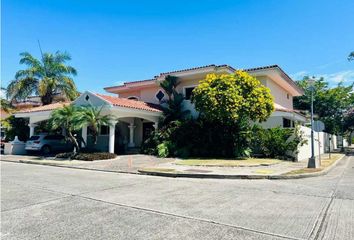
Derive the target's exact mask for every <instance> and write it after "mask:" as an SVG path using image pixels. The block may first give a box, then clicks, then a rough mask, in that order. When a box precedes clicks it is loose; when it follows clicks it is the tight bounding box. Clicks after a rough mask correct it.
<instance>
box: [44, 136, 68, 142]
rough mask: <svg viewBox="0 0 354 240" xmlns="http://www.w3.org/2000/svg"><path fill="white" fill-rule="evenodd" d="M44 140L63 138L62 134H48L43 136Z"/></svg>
mask: <svg viewBox="0 0 354 240" xmlns="http://www.w3.org/2000/svg"><path fill="white" fill-rule="evenodd" d="M44 139H45V140H58V141H60V140H62V139H64V136H61V135H48V136H45V137H44Z"/></svg>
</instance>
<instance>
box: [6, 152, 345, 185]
mask: <svg viewBox="0 0 354 240" xmlns="http://www.w3.org/2000/svg"><path fill="white" fill-rule="evenodd" d="M344 157H346V155H343V156H342V157H341V158H339V159H338V160H337V161H336V162H334V163H333V164H332V165H330V166H329V167H327V168H326V169H324V170H322V171H320V172H314V173H303V174H297V175H222V174H193V173H181V172H180V173H178V172H177V173H166V172H152V171H144V170H143V169H138V171H137V172H127V171H119V170H103V169H97V168H85V167H75V166H67V165H60V164H54V163H41V162H33V161H28V160H19V161H9V160H1V161H2V162H11V163H24V164H35V165H42V166H51V167H61V168H71V169H79V170H88V171H98V172H107V173H124V174H134V175H150V176H159V177H170V178H178V177H183V178H206V179H254V180H256V179H268V180H287V179H299V178H308V177H317V176H322V175H325V174H327V173H328V172H329V171H331V170H332V169H333V168H334V167H335V166H337V164H338V163H339V162H340V161H341V160H342V159H343V158H344Z"/></svg>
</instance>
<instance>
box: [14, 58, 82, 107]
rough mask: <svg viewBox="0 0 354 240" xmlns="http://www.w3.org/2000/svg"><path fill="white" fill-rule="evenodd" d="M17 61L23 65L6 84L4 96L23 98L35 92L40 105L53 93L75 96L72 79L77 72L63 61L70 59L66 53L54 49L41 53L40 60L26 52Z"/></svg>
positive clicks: (48, 99)
mask: <svg viewBox="0 0 354 240" xmlns="http://www.w3.org/2000/svg"><path fill="white" fill-rule="evenodd" d="M20 56H21V59H20V64H25V65H27V68H26V69H24V70H19V71H17V72H16V75H15V79H14V80H13V81H11V82H10V84H9V85H8V87H7V95H8V98H9V99H11V100H13V99H15V100H24V99H26V98H27V97H28V96H31V95H33V94H36V95H39V96H40V98H41V102H42V103H43V105H47V104H50V103H52V102H53V97H54V95H55V94H58V93H61V94H63V95H65V97H66V98H68V99H69V100H73V99H75V98H76V97H77V96H78V92H77V89H76V86H75V83H74V80H73V79H72V76H75V75H76V74H77V72H76V70H75V68H73V67H72V66H69V65H67V64H66V62H67V61H69V60H71V57H70V55H69V54H68V53H66V52H64V53H61V52H59V51H57V52H56V53H55V54H52V53H44V54H43V55H42V58H41V59H40V60H38V59H36V58H35V57H33V56H32V55H31V54H30V53H28V52H24V53H21V54H20Z"/></svg>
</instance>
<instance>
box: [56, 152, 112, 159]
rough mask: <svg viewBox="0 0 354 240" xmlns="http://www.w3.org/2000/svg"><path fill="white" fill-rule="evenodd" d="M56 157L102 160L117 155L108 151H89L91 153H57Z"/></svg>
mask: <svg viewBox="0 0 354 240" xmlns="http://www.w3.org/2000/svg"><path fill="white" fill-rule="evenodd" d="M55 157H56V158H69V159H73V160H81V161H94V160H104V159H113V158H116V157H117V155H116V154H114V153H108V152H91V153H83V152H80V153H71V152H66V153H59V154H57V155H56V156H55Z"/></svg>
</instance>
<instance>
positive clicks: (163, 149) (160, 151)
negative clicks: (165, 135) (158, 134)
mask: <svg viewBox="0 0 354 240" xmlns="http://www.w3.org/2000/svg"><path fill="white" fill-rule="evenodd" d="M169 144H170V143H169V142H163V143H160V144H159V145H157V156H159V157H162V158H165V157H168V156H169V155H170V154H169V150H168V149H169V146H168V145H169Z"/></svg>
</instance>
